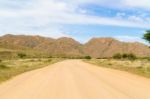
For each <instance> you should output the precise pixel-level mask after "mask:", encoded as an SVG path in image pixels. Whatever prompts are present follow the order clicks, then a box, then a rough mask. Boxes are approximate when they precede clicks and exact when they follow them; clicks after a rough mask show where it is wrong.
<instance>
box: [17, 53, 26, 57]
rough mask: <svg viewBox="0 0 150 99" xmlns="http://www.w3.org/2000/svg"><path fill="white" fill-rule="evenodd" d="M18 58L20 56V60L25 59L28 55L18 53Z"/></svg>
mask: <svg viewBox="0 0 150 99" xmlns="http://www.w3.org/2000/svg"><path fill="white" fill-rule="evenodd" d="M18 56H19V58H24V57H26V56H27V55H26V54H24V53H18Z"/></svg>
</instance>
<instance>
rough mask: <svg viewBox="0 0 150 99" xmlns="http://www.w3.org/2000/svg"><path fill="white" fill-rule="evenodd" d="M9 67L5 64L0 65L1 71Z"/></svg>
mask: <svg viewBox="0 0 150 99" xmlns="http://www.w3.org/2000/svg"><path fill="white" fill-rule="evenodd" d="M7 68H8V67H7V66H6V65H4V64H0V69H7Z"/></svg>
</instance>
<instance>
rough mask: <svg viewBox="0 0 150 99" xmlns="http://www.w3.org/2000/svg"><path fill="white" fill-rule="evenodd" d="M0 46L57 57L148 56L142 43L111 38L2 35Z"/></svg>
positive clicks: (149, 52)
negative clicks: (83, 42)
mask: <svg viewBox="0 0 150 99" xmlns="http://www.w3.org/2000/svg"><path fill="white" fill-rule="evenodd" d="M0 48H1V49H7V50H14V51H30V53H32V52H33V53H35V52H37V53H40V54H42V53H45V55H49V56H58V57H82V56H87V55H89V56H92V57H94V58H103V57H112V56H113V55H114V54H116V53H133V54H135V55H136V56H138V57H149V56H150V48H149V47H148V46H146V45H144V44H142V43H138V42H135V43H126V42H121V41H118V40H115V39H113V38H93V39H91V40H90V41H88V42H87V43H85V44H81V43H79V42H77V41H75V40H74V39H72V38H67V37H62V38H59V39H53V38H46V37H41V36H26V35H10V34H7V35H4V36H1V37H0Z"/></svg>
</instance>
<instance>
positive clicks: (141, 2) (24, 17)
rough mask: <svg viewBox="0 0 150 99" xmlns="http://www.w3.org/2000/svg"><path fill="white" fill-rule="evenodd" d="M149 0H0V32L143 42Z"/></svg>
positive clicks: (148, 26)
mask: <svg viewBox="0 0 150 99" xmlns="http://www.w3.org/2000/svg"><path fill="white" fill-rule="evenodd" d="M147 29H150V3H149V0H138V1H136V0H0V35H4V34H8V33H9V34H26V35H42V36H48V37H53V38H58V37H62V36H67V37H72V38H75V39H76V40H78V41H80V42H86V41H87V40H89V39H91V38H92V37H113V38H116V39H118V40H121V41H127V42H135V41H139V42H144V43H145V41H144V40H143V39H142V35H143V33H144V32H145V30H147Z"/></svg>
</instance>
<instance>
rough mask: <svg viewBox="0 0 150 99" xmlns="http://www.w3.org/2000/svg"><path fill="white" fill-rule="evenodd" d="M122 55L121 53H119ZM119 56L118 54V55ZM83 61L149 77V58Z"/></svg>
mask: <svg viewBox="0 0 150 99" xmlns="http://www.w3.org/2000/svg"><path fill="white" fill-rule="evenodd" d="M121 56H122V55H121ZM119 58H120V55H119ZM85 62H88V63H91V64H95V65H97V66H101V67H105V68H112V69H117V70H122V71H127V72H130V73H134V74H138V75H141V76H144V77H148V78H150V58H143V59H142V58H140V59H137V58H136V59H134V60H133V59H122V58H120V59H113V58H111V59H91V60H85Z"/></svg>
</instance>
